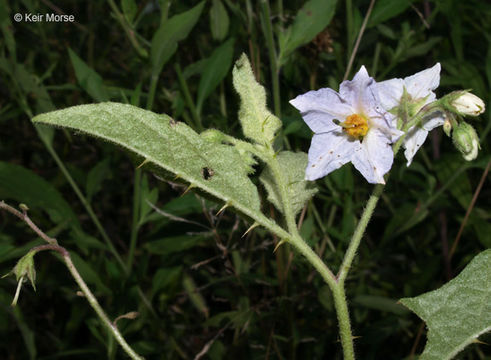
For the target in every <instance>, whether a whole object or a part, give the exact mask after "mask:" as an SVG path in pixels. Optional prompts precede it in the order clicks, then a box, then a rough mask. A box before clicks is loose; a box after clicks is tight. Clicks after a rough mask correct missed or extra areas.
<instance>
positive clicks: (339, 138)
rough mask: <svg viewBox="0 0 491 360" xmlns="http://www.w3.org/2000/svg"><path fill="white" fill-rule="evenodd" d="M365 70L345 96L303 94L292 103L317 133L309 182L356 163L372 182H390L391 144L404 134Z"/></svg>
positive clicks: (342, 90) (343, 88)
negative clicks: (387, 177)
mask: <svg viewBox="0 0 491 360" xmlns="http://www.w3.org/2000/svg"><path fill="white" fill-rule="evenodd" d="M374 84H375V81H374V80H373V78H371V77H370V76H369V75H368V73H367V70H366V69H365V67H364V66H362V67H361V69H360V71H358V73H356V75H355V77H354V78H353V80H351V81H349V80H347V81H343V82H342V83H341V85H340V87H339V93H338V92H336V91H334V90H333V89H329V88H324V89H320V90H317V91H309V92H307V93H305V94H303V95H299V96H297V97H296V98H295V99H293V100H291V101H290V103H291V104H292V105H293V106H295V107H296V108H297V109H298V110H300V113H301V114H302V117H303V119H304V121H305V122H306V123H307V125H308V126H309V127H310V128H311V129H312V131H313V132H314V137H313V138H312V144H311V146H310V149H309V163H308V165H307V169H306V172H305V179H307V180H315V179H318V178H321V177H323V176H326V175H327V174H329V173H330V172H332V171H334V170H336V169H338V168H339V167H341V166H342V165H344V164H346V163H348V162H351V163H353V165H354V167H355V168H356V169H357V170H358V171H359V172H360V173H361V174H362V175H363V176H364V177H365V179H367V181H368V182H370V183H373V184H375V183H380V184H384V183H385V181H384V175H385V174H386V173H387V172H388V171H389V170H390V168H391V166H392V162H393V159H394V153H393V152H392V147H391V146H390V144H391V143H393V142H394V141H396V140H397V139H398V138H399V136H401V135H402V134H403V133H402V132H401V131H399V130H397V129H396V128H395V126H393V125H391V123H390V122H389V121H388V120H387V119H386V118H385V116H386V111H385V110H384V109H383V108H382V107H381V106H380V103H379V99H378V97H377V94H376V92H375V91H374V90H375V89H374V88H373V85H374Z"/></svg>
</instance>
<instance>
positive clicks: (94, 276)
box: [70, 252, 112, 295]
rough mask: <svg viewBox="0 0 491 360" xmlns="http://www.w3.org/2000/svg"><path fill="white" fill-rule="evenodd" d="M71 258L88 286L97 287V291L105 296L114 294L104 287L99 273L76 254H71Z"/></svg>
mask: <svg viewBox="0 0 491 360" xmlns="http://www.w3.org/2000/svg"><path fill="white" fill-rule="evenodd" d="M70 257H71V258H72V261H73V264H74V265H75V267H76V268H77V270H78V271H79V272H80V275H81V276H82V278H83V279H84V280H85V281H86V282H87V283H88V284H93V285H95V287H96V289H97V291H100V292H102V293H104V294H105V295H110V294H111V293H112V292H111V290H110V289H109V288H108V287H107V286H106V285H104V282H103V281H102V279H101V278H100V276H99V274H98V273H97V271H95V270H94V269H93V268H92V266H91V265H89V264H88V263H87V262H86V261H85V260H84V259H82V258H81V257H80V256H79V255H78V254H77V253H76V252H71V253H70Z"/></svg>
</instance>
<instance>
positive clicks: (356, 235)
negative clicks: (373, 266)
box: [338, 184, 384, 286]
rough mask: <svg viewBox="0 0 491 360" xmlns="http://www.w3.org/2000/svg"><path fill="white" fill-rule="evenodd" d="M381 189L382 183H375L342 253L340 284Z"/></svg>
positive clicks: (342, 283) (344, 277) (347, 270)
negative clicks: (347, 244) (346, 248)
mask: <svg viewBox="0 0 491 360" xmlns="http://www.w3.org/2000/svg"><path fill="white" fill-rule="evenodd" d="M383 190H384V185H383V184H377V185H376V186H375V189H374V190H373V193H372V195H371V196H370V198H369V199H368V202H367V205H366V207H365V210H364V211H363V214H362V215H361V218H360V220H359V221H358V225H357V226H356V229H355V232H354V233H353V236H352V238H351V241H350V244H349V246H348V250H347V251H346V253H345V255H344V259H343V262H342V264H341V267H340V269H339V273H338V282H339V284H340V286H343V285H344V281H345V280H346V276H347V275H348V272H349V269H350V267H351V264H352V262H353V259H354V257H355V255H356V251H357V250H358V246H359V245H360V241H361V238H362V237H363V234H364V233H365V230H366V228H367V225H368V222H369V221H370V218H371V217H372V215H373V211H374V210H375V206H376V205H377V202H378V200H379V199H380V195H382V191H383Z"/></svg>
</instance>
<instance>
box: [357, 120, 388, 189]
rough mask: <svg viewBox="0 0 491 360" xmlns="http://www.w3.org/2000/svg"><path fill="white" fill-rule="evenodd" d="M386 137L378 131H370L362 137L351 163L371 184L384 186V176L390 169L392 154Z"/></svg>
mask: <svg viewBox="0 0 491 360" xmlns="http://www.w3.org/2000/svg"><path fill="white" fill-rule="evenodd" d="M389 142H390V141H389V139H388V138H387V136H386V135H385V134H384V133H383V132H381V131H380V130H378V129H371V130H370V131H369V132H368V133H367V135H366V136H365V137H364V139H363V142H362V143H361V147H360V149H359V151H357V152H356V153H355V154H354V155H353V157H352V159H351V162H352V163H353V165H354V166H355V168H356V169H357V170H358V171H359V172H360V173H361V174H362V175H363V176H364V177H365V179H367V181H368V182H369V183H372V184H385V180H384V175H385V174H386V173H387V172H388V171H389V170H390V168H391V167H392V163H393V160H394V153H393V151H392V147H391V146H390V144H389Z"/></svg>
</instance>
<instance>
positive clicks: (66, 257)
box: [0, 201, 143, 360]
mask: <svg viewBox="0 0 491 360" xmlns="http://www.w3.org/2000/svg"><path fill="white" fill-rule="evenodd" d="M0 208H1V209H5V210H7V211H8V212H10V213H11V214H13V215H15V216H17V217H18V218H19V219H21V220H22V221H24V222H25V223H26V224H27V225H28V226H29V227H30V228H31V229H32V230H33V231H34V232H35V233H36V234H38V235H39V236H40V237H41V238H42V239H43V240H45V241H46V242H47V243H48V244H47V245H41V246H37V247H35V248H33V249H31V251H36V252H38V251H43V250H53V251H56V252H58V253H59V254H60V255H61V256H62V258H63V261H64V262H65V264H66V266H67V268H68V271H70V274H72V276H73V278H74V279H75V282H76V283H77V284H78V286H79V287H80V290H81V291H82V293H83V294H84V296H85V298H86V299H87V301H88V302H89V304H90V306H92V308H93V309H94V311H95V312H96V314H97V316H98V317H99V318H100V319H101V321H102V323H103V324H104V326H105V327H106V328H107V330H108V331H109V332H110V333H111V334H113V335H114V337H115V338H116V341H117V342H118V343H119V344H120V345H121V347H122V348H123V350H124V351H125V352H126V353H127V354H128V356H129V357H131V358H132V359H134V360H143V357H141V356H140V355H138V354H137V353H136V352H135V351H134V350H133V349H132V348H131V346H130V345H129V344H128V343H127V342H126V340H125V339H124V337H123V335H122V334H121V333H120V331H119V329H118V328H117V327H116V325H114V324H113V323H112V322H111V320H109V318H108V316H107V315H106V313H105V312H104V310H103V309H102V307H101V306H100V304H99V302H98V301H97V299H96V297H95V296H94V294H93V293H92V291H90V289H89V287H88V286H87V284H86V283H85V281H84V279H83V278H82V277H81V276H80V273H79V272H78V270H77V268H76V267H75V265H74V264H73V262H72V259H71V257H70V253H69V252H68V251H67V250H66V249H65V248H64V247H62V246H59V245H58V244H57V242H56V240H55V239H53V238H50V237H49V236H48V235H46V233H44V232H43V231H42V230H40V229H39V227H37V226H36V225H35V224H34V223H33V222H32V221H31V219H30V218H29V216H28V215H27V213H26V212H25V211H24V212H20V211H18V210H17V209H15V208H14V207H12V206H10V205H8V204H6V203H5V202H4V201H0ZM18 290H19V288H18ZM18 290H17V292H18ZM17 296H18V294H17V293H16V297H17Z"/></svg>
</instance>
